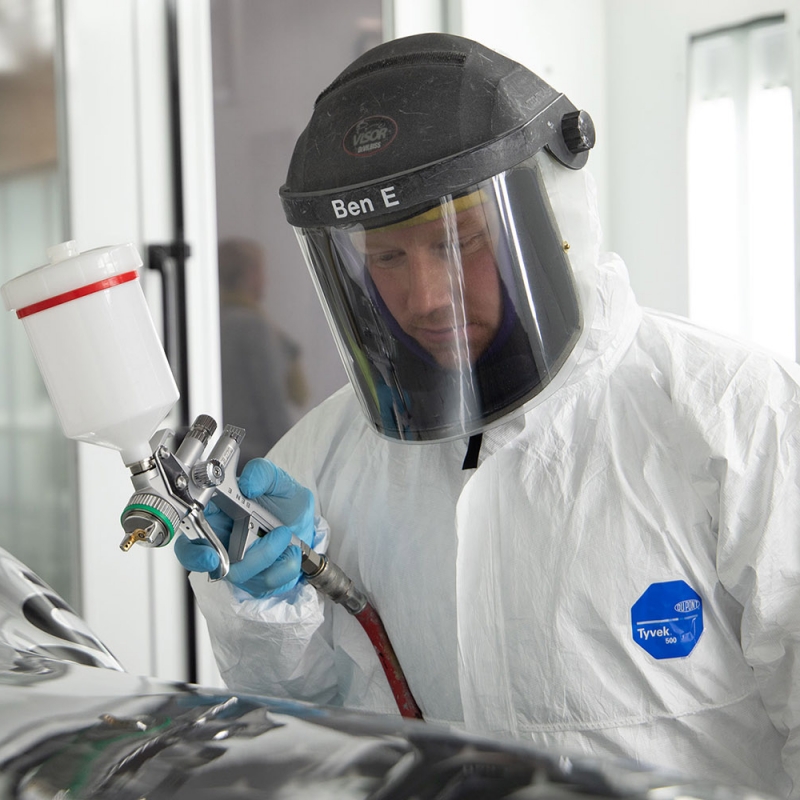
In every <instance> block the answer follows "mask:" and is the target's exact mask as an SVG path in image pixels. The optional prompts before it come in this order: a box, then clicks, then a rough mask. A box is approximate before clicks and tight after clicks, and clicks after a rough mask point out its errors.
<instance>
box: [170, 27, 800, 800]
mask: <svg viewBox="0 0 800 800" xmlns="http://www.w3.org/2000/svg"><path fill="white" fill-rule="evenodd" d="M592 144H593V132H592V129H591V123H590V120H589V119H588V117H587V115H586V114H585V113H584V112H581V111H578V110H577V109H575V108H574V107H573V106H572V105H571V104H570V103H569V101H568V100H567V99H566V98H565V97H564V96H563V95H559V94H557V93H556V92H555V91H554V90H553V89H552V88H551V87H549V86H547V84H545V83H544V82H542V81H541V80H540V79H539V78H537V77H536V76H535V75H533V74H532V73H530V72H529V71H528V70H526V69H525V68H523V67H521V66H520V65H518V64H515V63H514V62H511V61H509V60H508V59H505V58H503V57H502V56H500V55H498V54H497V53H494V52H492V51H491V50H488V49H487V48H484V47H482V46H481V45H478V44H476V43H474V42H469V41H466V40H464V39H460V38H457V37H452V36H444V35H437V34H427V35H422V36H415V37H409V38H407V39H401V40H397V41H394V42H389V43H387V44H384V45H381V46H379V47H378V48H375V50H373V51H370V52H369V53H367V54H366V55H365V56H362V57H361V58H360V59H358V60H357V61H356V62H355V63H354V64H353V65H351V66H350V67H349V68H348V69H347V70H345V71H344V72H343V73H342V74H341V75H340V76H339V77H338V78H337V79H336V80H335V81H334V83H333V84H331V86H330V87H328V89H326V90H325V92H323V94H322V95H321V96H320V98H319V99H318V101H317V104H316V107H315V111H314V114H313V116H312V119H311V122H310V123H309V126H308V128H307V129H306V131H305V132H304V133H303V135H302V136H301V138H300V140H299V142H298V144H297V147H296V150H295V154H294V157H293V160H292V164H291V166H290V168H289V174H288V178H287V182H286V185H285V186H284V187H283V189H282V190H281V193H282V197H283V202H284V208H285V210H286V214H287V218H288V220H289V221H290V223H292V224H293V225H294V226H296V227H297V228H298V229H299V232H300V239H301V244H302V247H303V250H304V253H305V255H306V259H307V261H308V263H309V266H310V268H311V270H312V274H313V275H314V278H315V280H316V282H317V285H318V287H319V293H320V297H321V299H322V302H323V304H324V305H325V307H326V311H327V313H328V318H329V319H330V321H331V327H332V330H333V332H334V336H335V337H336V340H337V343H338V345H339V349H340V352H341V354H342V358H343V361H344V363H345V366H346V368H347V370H348V374H349V377H350V383H351V386H349V387H347V388H345V389H343V390H341V391H339V392H338V393H336V394H335V395H334V396H333V397H331V398H330V399H329V400H327V401H326V402H325V403H323V404H322V405H321V406H320V407H318V408H317V409H315V410H314V411H312V412H311V413H310V414H308V415H307V416H306V417H305V418H304V419H303V420H302V421H301V422H300V423H299V424H298V425H297V426H295V428H294V429H293V430H292V431H291V432H290V433H289V434H288V435H287V436H285V437H284V438H283V439H282V440H281V442H279V443H278V445H277V446H276V447H275V448H274V449H273V451H272V452H271V454H270V458H271V459H272V461H273V462H275V464H278V465H280V467H281V468H282V469H278V468H276V467H275V466H273V464H272V463H271V462H268V461H266V460H263V459H257V460H255V461H253V462H251V464H249V465H248V466H247V467H246V468H245V470H244V473H243V476H242V481H241V486H242V491H243V492H244V493H245V494H247V495H248V496H251V497H257V498H258V499H259V502H263V503H265V504H266V505H267V506H268V507H269V508H270V509H271V510H273V511H274V512H275V513H277V514H278V516H279V517H281V518H282V519H283V520H284V522H286V523H287V525H288V527H287V528H277V529H276V530H275V531H273V532H272V533H270V534H269V535H268V536H267V537H265V540H262V542H260V543H258V545H256V546H254V547H253V549H252V551H251V552H250V553H248V555H247V556H246V557H245V559H244V560H243V561H242V562H241V564H240V565H236V569H235V570H233V569H232V571H231V572H232V580H230V581H220V582H217V583H209V582H207V581H205V580H199V579H197V578H196V577H195V578H194V579H193V585H194V587H195V591H196V593H197V595H198V600H199V602H200V605H201V608H202V609H203V612H204V614H205V616H206V617H207V619H208V623H209V628H210V631H211V635H212V638H213V640H214V644H215V650H216V656H217V660H218V663H219V665H220V669H221V671H222V675H223V677H224V678H225V680H226V681H227V682H228V683H229V685H230V686H231V687H232V688H235V689H237V690H240V691H258V692H264V693H268V694H282V695H289V696H292V697H296V698H300V699H307V700H311V701H315V702H322V703H342V704H345V705H347V706H353V707H358V708H367V709H371V710H374V711H378V712H385V713H392V712H393V711H395V709H394V705H393V701H392V696H391V694H390V692H389V689H388V687H387V683H386V681H385V679H384V677H383V674H382V672H381V668H380V665H379V663H378V659H377V658H376V656H375V654H374V653H373V652H372V649H371V646H370V644H369V642H368V641H367V639H366V636H365V635H364V634H363V632H362V631H361V630H360V629H359V627H358V625H357V623H356V622H355V620H354V619H353V618H352V617H351V616H349V615H348V614H347V613H346V612H345V611H343V610H342V609H341V608H339V607H331V606H330V605H329V604H326V603H325V602H323V601H322V600H321V599H320V596H319V595H317V594H316V592H315V590H314V589H313V588H312V587H311V586H309V585H308V584H306V583H305V582H303V581H300V582H299V583H298V575H299V558H298V555H297V552H296V548H292V547H288V548H287V547H286V545H287V544H288V541H289V536H290V534H291V532H294V533H295V534H296V535H298V536H300V537H301V538H303V539H304V540H305V541H307V542H312V541H313V543H314V545H315V546H316V547H318V548H325V547H327V548H328V552H329V553H330V554H331V556H332V558H333V560H334V561H335V562H336V563H338V564H339V565H340V566H341V567H342V568H343V569H344V570H345V572H347V573H348V574H349V575H350V576H351V577H352V578H353V579H354V580H355V581H357V582H358V583H359V585H360V586H361V587H362V588H363V589H364V590H365V591H366V592H367V593H368V595H369V597H370V599H371V601H372V604H373V605H374V606H375V608H376V609H377V611H378V612H379V614H380V615H381V617H382V619H383V622H384V624H385V626H386V628H387V630H388V633H389V636H390V638H391V640H392V643H393V645H394V649H395V651H396V653H397V655H398V657H399V660H400V663H401V665H402V667H403V669H404V671H405V675H406V677H407V679H408V681H409V684H410V687H411V690H412V692H413V694H414V697H415V699H416V701H417V702H418V703H419V705H420V707H421V709H422V711H423V713H424V716H425V718H426V719H427V720H429V721H431V722H443V723H448V724H453V725H457V726H460V727H465V728H467V729H468V730H473V731H478V732H482V733H487V734H497V735H503V736H516V737H520V738H523V739H527V740H530V741H532V742H534V743H535V744H538V745H542V746H547V747H555V748H558V749H559V750H562V751H565V752H568V753H569V752H579V753H590V754H596V755H599V756H604V757H608V756H623V757H628V758H634V759H637V760H639V761H641V762H644V763H651V764H658V765H662V766H666V767H671V768H674V769H676V770H679V771H681V772H684V773H686V774H688V775H690V776H695V777H698V776H699V777H702V778H708V779H715V780H717V781H722V782H726V783H737V784H741V785H744V786H751V787H754V788H756V789H760V790H767V791H771V792H774V793H775V794H778V795H783V796H788V795H789V794H790V793H794V794H797V793H798V792H799V791H800V754H798V729H799V727H800V718H799V717H798V715H799V714H800V696H798V694H799V693H800V675H798V674H797V673H798V671H800V659H798V658H797V657H796V656H797V652H798V638H800V613H798V608H800V537H798V536H797V535H796V529H797V519H798V517H799V516H800V489H798V486H799V485H800V475H799V474H798V471H799V470H798V461H799V460H800V455H799V454H800V448H799V447H798V446H799V445H800V433H799V432H798V427H799V426H800V411H799V410H798V409H800V406H799V405H798V399H800V384H799V383H798V373H797V370H796V369H795V367H794V366H793V365H787V364H781V363H777V362H776V361H775V360H773V359H772V358H771V357H769V356H767V355H765V354H762V353H760V352H756V351H754V350H752V349H749V348H745V347H743V346H742V345H740V344H738V343H736V342H733V341H731V340H729V339H726V338H723V337H720V336H716V335H714V334H711V333H708V332H706V331H703V330H700V329H698V328H696V327H695V326H693V325H691V324H690V323H689V322H687V321H682V320H678V319H674V318H671V317H665V316H662V315H659V314H655V313H650V312H647V313H645V312H643V311H642V310H641V309H640V308H639V307H638V306H637V305H636V303H635V300H634V298H633V295H632V293H631V290H630V287H629V285H628V281H627V275H626V271H625V268H624V266H623V264H622V263H621V261H620V260H619V259H618V258H617V257H616V256H614V255H610V254H607V255H603V256H601V255H600V254H599V227H598V225H597V215H596V211H595V208H594V194H593V191H592V187H591V182H590V179H589V176H588V174H587V172H586V170H585V169H582V167H583V165H584V163H585V162H586V159H587V155H588V152H587V151H588V150H589V149H590V148H591V146H592ZM265 413H268V409H265ZM370 429H371V430H370ZM284 470H285V472H284ZM287 473H288V474H287ZM288 475H291V476H292V478H289V477H288ZM295 481H296V482H295ZM312 497H313V501H312V499H311V498H312ZM312 502H314V503H315V506H314V508H313V509H312V505H311V504H312ZM315 515H316V519H315V522H316V524H315V525H312V524H311V518H312V517H313V516H315ZM210 516H211V518H212V519H213V518H214V517H216V518H217V522H216V523H215V524H216V525H217V527H218V528H219V529H220V530H222V525H221V524H220V519H219V518H220V517H221V516H222V515H213V514H212V515H210ZM176 551H177V552H178V555H179V557H180V558H181V560H182V563H184V565H185V566H187V567H188V568H190V569H193V570H196V571H204V570H208V569H210V568H213V566H214V565H215V556H214V555H213V554H210V555H209V553H210V551H209V549H208V548H207V547H203V545H202V543H200V544H193V543H190V542H188V541H186V540H179V541H178V542H176ZM276 559H277V560H276ZM793 781H794V783H795V785H796V786H797V787H798V788H797V789H795V790H793V788H792V787H793Z"/></svg>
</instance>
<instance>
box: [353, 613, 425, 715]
mask: <svg viewBox="0 0 800 800" xmlns="http://www.w3.org/2000/svg"><path fill="white" fill-rule="evenodd" d="M353 616H354V617H355V618H356V619H357V620H358V621H359V622H360V623H361V627H362V628H363V629H364V631H365V633H366V634H367V636H369V640H370V641H371V642H372V646H373V647H374V648H375V652H376V653H377V654H378V658H379V659H380V662H381V666H382V667H383V671H384V672H385V673H386V678H387V679H388V681H389V686H390V688H391V690H392V694H393V695H394V699H395V701H396V702H397V707H398V708H399V709H400V714H401V716H403V717H410V718H413V719H422V711H420V709H419V706H418V705H417V702H416V700H414V696H413V695H412V694H411V689H410V688H409V686H408V683H407V681H406V678H405V675H404V674H403V670H402V668H401V666H400V662H399V661H398V660H397V656H396V655H395V652H394V648H393V647H392V643H391V642H390V641H389V636H388V634H387V633H386V628H384V627H383V622H381V618H380V617H379V616H378V612H377V611H375V609H374V608H373V607H372V606H371V605H370V604H369V603H367V604H366V605H365V606H364V608H363V609H362V610H361V611H359V612H358V613H357V614H354V615H353Z"/></svg>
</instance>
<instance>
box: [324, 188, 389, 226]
mask: <svg viewBox="0 0 800 800" xmlns="http://www.w3.org/2000/svg"><path fill="white" fill-rule="evenodd" d="M378 193H379V194H380V200H379V201H378V202H382V203H383V208H392V206H399V205H400V201H399V200H398V199H397V195H396V194H395V191H394V186H384V187H383V188H382V189H379V190H378ZM331 206H332V207H333V213H334V214H335V215H336V219H347V218H348V217H360V216H361V215H362V214H372V213H374V212H375V203H374V202H373V199H372V198H371V197H362V198H360V199H356V200H350V201H348V202H347V203H345V201H344V200H342V199H340V198H336V199H335V200H331Z"/></svg>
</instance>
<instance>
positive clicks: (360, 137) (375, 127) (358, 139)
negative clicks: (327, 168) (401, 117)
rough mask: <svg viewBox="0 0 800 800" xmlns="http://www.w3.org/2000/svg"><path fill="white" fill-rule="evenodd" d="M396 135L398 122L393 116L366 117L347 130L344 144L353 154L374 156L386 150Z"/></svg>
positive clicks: (348, 151)
mask: <svg viewBox="0 0 800 800" xmlns="http://www.w3.org/2000/svg"><path fill="white" fill-rule="evenodd" d="M396 136H397V123H396V122H395V121H394V120H393V119H391V117H383V116H374V117H364V119H360V120H359V121H358V122H356V124H355V125H353V127H352V128H350V130H349V131H347V133H346V134H345V135H344V140H343V142H342V146H343V147H344V149H345V152H347V153H349V154H350V155H351V156H372V155H375V153H380V152H381V151H382V150H385V149H386V148H387V147H388V146H389V145H390V144H391V143H392V142H393V141H394V139H395V137H396Z"/></svg>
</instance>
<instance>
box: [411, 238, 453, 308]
mask: <svg viewBox="0 0 800 800" xmlns="http://www.w3.org/2000/svg"><path fill="white" fill-rule="evenodd" d="M458 274H459V273H458V270H457V269H456V267H455V266H454V265H453V264H451V263H450V262H449V261H448V259H446V258H443V257H442V254H441V253H440V252H431V251H430V250H420V251H417V252H415V253H413V254H412V255H411V257H410V259H409V274H408V311H409V312H411V313H412V314H413V315H415V316H424V315H426V314H430V313H432V312H435V311H438V310H440V309H442V308H452V305H453V297H454V296H455V295H456V294H457V293H458V291H459V289H458V280H459V279H458Z"/></svg>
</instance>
